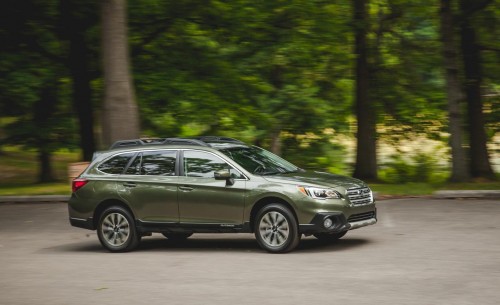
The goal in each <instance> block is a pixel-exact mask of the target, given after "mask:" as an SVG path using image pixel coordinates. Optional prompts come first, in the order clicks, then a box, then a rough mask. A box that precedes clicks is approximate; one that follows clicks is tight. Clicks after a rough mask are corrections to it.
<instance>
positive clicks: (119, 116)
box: [101, 0, 140, 146]
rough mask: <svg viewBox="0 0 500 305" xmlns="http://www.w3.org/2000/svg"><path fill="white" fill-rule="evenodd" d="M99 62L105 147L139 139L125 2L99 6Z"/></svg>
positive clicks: (106, 1) (117, 0)
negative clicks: (101, 67) (101, 80)
mask: <svg viewBox="0 0 500 305" xmlns="http://www.w3.org/2000/svg"><path fill="white" fill-rule="evenodd" d="M101 5H102V7H101V9H102V11H101V30H102V59H103V66H104V103H103V117H102V133H103V141H104V144H105V145H108V146H109V145H110V144H112V143H113V142H114V141H117V140H120V139H128V138H138V137H139V134H140V130H139V111H138V108H137V104H136V101H135V93H134V87H133V82H132V76H131V75H130V68H129V66H130V62H129V61H130V59H129V52H128V40H127V38H128V36H127V5H126V1H125V0H103V1H102V3H101Z"/></svg>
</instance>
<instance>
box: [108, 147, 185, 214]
mask: <svg viewBox="0 0 500 305" xmlns="http://www.w3.org/2000/svg"><path fill="white" fill-rule="evenodd" d="M177 155H178V151H177V150H152V151H143V152H141V153H139V154H137V156H136V157H135V159H134V160H133V161H132V162H131V164H130V165H129V167H128V168H127V170H126V172H125V173H124V174H123V175H121V178H120V179H121V181H120V182H119V184H118V193H119V195H120V196H121V197H122V198H123V199H125V200H126V201H127V202H128V203H129V204H130V205H131V206H132V208H133V209H134V212H135V214H136V217H137V218H138V219H140V220H141V221H146V222H163V223H178V222H179V208H178V204H177V183H178V180H179V177H178V169H177V170H176V160H177Z"/></svg>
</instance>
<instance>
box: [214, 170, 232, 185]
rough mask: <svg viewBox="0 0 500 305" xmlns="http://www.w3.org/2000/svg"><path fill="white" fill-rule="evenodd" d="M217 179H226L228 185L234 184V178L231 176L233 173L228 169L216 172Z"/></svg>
mask: <svg viewBox="0 0 500 305" xmlns="http://www.w3.org/2000/svg"><path fill="white" fill-rule="evenodd" d="M214 178H215V180H226V182H227V185H233V184H234V179H233V178H232V177H231V173H230V172H229V170H227V169H223V170H220V171H216V172H214Z"/></svg>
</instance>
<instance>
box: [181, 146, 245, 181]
mask: <svg viewBox="0 0 500 305" xmlns="http://www.w3.org/2000/svg"><path fill="white" fill-rule="evenodd" d="M220 170H228V171H229V172H230V173H231V176H232V177H233V178H236V179H243V178H244V176H243V175H242V174H241V173H240V172H238V171H237V170H236V169H234V168H233V167H232V166H231V165H229V164H227V163H226V161H224V160H222V159H221V158H219V157H217V156H215V155H212V154H210V153H207V152H202V151H185V152H184V175H185V176H187V177H199V178H214V173H215V172H216V171H220Z"/></svg>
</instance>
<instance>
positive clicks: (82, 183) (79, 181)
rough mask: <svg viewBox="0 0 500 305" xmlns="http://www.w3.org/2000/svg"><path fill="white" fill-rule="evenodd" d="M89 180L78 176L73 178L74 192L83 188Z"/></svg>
mask: <svg viewBox="0 0 500 305" xmlns="http://www.w3.org/2000/svg"><path fill="white" fill-rule="evenodd" d="M88 182H89V181H88V180H87V179H84V178H76V179H74V180H73V183H72V184H71V189H72V190H73V193H74V192H76V191H78V190H79V189H81V188H82V187H83V186H85V184H87V183H88Z"/></svg>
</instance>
